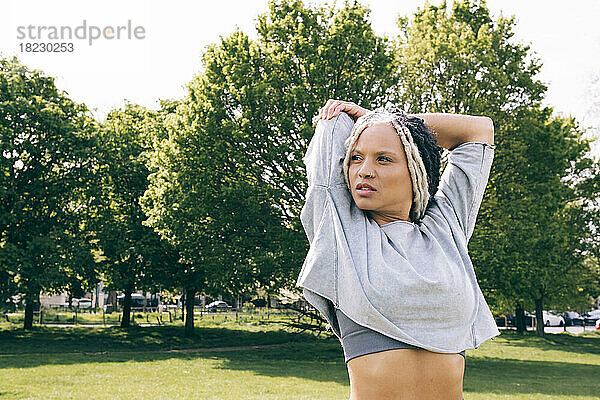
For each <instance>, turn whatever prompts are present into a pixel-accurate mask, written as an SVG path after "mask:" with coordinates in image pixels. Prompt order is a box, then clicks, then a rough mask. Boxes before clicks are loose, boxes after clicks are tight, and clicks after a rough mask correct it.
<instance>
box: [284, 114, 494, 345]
mask: <svg viewBox="0 0 600 400" xmlns="http://www.w3.org/2000/svg"><path fill="white" fill-rule="evenodd" d="M353 125H354V122H353V120H352V119H351V118H350V116H349V115H348V114H346V113H344V112H341V113H340V114H339V115H338V116H337V117H335V118H332V119H330V120H319V122H318V123H317V127H316V131H315V134H314V136H313V138H312V140H311V142H310V144H309V146H308V149H307V151H306V154H305V156H304V158H303V161H304V164H305V165H306V174H307V178H308V189H307V193H306V202H305V204H304V206H303V208H302V211H301V213H300V220H301V222H302V225H303V227H304V230H305V232H306V236H307V238H308V241H309V243H310V249H309V251H308V254H307V256H306V259H305V260H304V264H303V265H302V270H301V271H300V275H299V276H298V279H297V282H296V286H298V287H302V288H303V295H304V297H305V299H306V300H307V301H308V302H309V303H310V304H312V305H313V306H314V307H315V308H316V309H317V310H319V312H321V313H322V314H323V316H324V317H325V318H326V320H327V321H328V322H329V324H330V325H331V327H332V330H333V332H334V334H335V335H336V336H337V337H338V338H339V339H341V337H340V330H339V325H338V323H337V319H336V316H335V309H334V308H338V309H341V310H342V312H343V313H344V314H346V315H347V316H348V317H349V318H350V319H352V320H354V321H355V322H356V323H358V324H360V325H363V326H366V327H368V328H370V329H372V330H375V331H378V332H380V333H382V334H385V335H387V336H389V337H392V338H394V339H397V340H400V341H402V342H405V343H409V344H412V345H415V346H419V347H421V348H424V349H427V350H430V351H434V352H440V353H458V352H461V351H463V350H465V349H474V348H477V347H479V345H481V343H483V342H484V341H486V340H487V339H490V338H492V337H494V336H497V335H499V334H500V332H499V331H498V328H497V327H496V322H495V320H494V317H493V316H492V313H491V312H490V309H489V306H488V304H487V303H486V301H485V298H484V297H483V294H482V293H481V289H480V288H479V285H478V283H477V278H476V276H475V271H474V269H473V264H472V262H471V259H470V257H469V255H468V252H467V243H468V241H469V239H470V237H471V234H472V232H473V228H474V226H475V220H476V218H477V213H478V211H479V206H480V204H481V200H482V198H483V193H484V191H485V187H486V184H487V181H488V177H489V173H490V169H491V166H492V160H493V158H494V149H495V146H492V145H490V144H487V143H480V142H465V143H462V144H460V145H458V146H455V147H454V148H453V149H452V151H451V152H450V155H449V157H448V164H447V166H446V168H445V169H444V172H443V174H442V176H441V179H440V185H439V189H438V191H437V193H436V194H435V195H434V201H433V202H432V203H431V204H430V206H429V207H428V208H427V210H426V212H425V216H424V217H423V219H422V220H421V221H420V222H419V223H418V224H415V223H412V222H409V221H400V220H399V221H394V222H391V223H387V224H385V225H382V226H379V225H378V224H377V223H376V222H375V221H374V220H372V219H370V218H368V217H367V215H366V214H365V213H364V211H363V210H361V209H359V208H358V207H357V206H356V203H355V202H354V200H353V199H352V195H351V193H350V191H349V190H348V187H347V186H346V183H345V180H344V175H343V168H342V164H343V161H344V156H345V152H346V149H345V148H344V141H345V140H346V138H348V136H349V135H350V131H351V130H352V127H353Z"/></svg>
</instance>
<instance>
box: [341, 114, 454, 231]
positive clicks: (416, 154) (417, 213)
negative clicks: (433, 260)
mask: <svg viewBox="0 0 600 400" xmlns="http://www.w3.org/2000/svg"><path fill="white" fill-rule="evenodd" d="M376 123H388V124H390V125H391V126H392V127H393V128H394V129H395V130H396V133H397V134H398V136H399V138H400V141H401V143H402V145H403V148H404V152H405V154H406V160H407V163H408V170H409V173H410V177H411V180H412V185H413V201H412V205H411V208H410V212H409V218H410V220H411V221H412V222H414V223H416V222H419V221H420V220H421V219H422V218H423V216H424V215H425V210H426V209H427V207H429V205H430V204H431V203H432V202H433V195H434V194H435V193H436V192H437V189H438V186H439V181H440V159H441V154H442V151H443V149H442V147H440V146H439V145H438V144H437V142H436V140H435V137H434V136H433V133H432V132H431V131H430V130H429V129H428V128H427V127H426V126H425V122H424V121H423V119H421V118H418V117H409V116H407V115H406V114H405V113H404V112H403V111H402V110H400V109H399V108H398V107H396V106H392V107H390V108H384V107H379V108H376V109H375V110H373V111H369V112H367V113H366V114H365V115H363V116H361V117H359V118H358V119H357V120H356V123H355V124H354V127H353V128H352V132H351V133H350V136H349V137H348V138H347V139H346V141H345V143H344V145H345V147H346V157H345V159H344V165H343V168H344V178H345V180H346V186H347V187H348V190H350V177H349V172H348V169H349V164H350V153H351V152H352V150H353V149H354V146H355V144H356V141H357V140H358V138H359V137H360V135H361V133H362V132H363V131H364V130H365V129H366V128H368V127H369V126H372V125H374V124H376Z"/></svg>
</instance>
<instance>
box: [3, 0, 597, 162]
mask: <svg viewBox="0 0 600 400" xmlns="http://www.w3.org/2000/svg"><path fill="white" fill-rule="evenodd" d="M359 2H360V3H361V4H363V5H365V6H367V7H369V8H370V9H371V13H370V17H369V19H370V21H371V23H372V26H373V29H374V30H375V32H376V33H377V34H379V35H381V36H383V35H387V36H389V37H395V36H396V35H397V34H398V32H399V31H398V28H397V26H396V19H397V17H398V15H403V16H407V15H408V16H410V15H412V14H413V13H414V12H415V11H416V10H417V8H421V7H422V6H423V4H424V3H425V1H424V0H401V1H400V0H395V1H389V0H359ZM440 2H441V0H432V1H431V3H432V4H440ZM449 2H451V0H449ZM334 3H335V6H336V8H341V7H342V5H343V1H340V0H337V1H335V2H334V1H333V0H329V1H327V2H326V1H321V0H305V1H304V4H306V5H314V4H316V5H324V4H329V5H331V4H334ZM487 5H488V8H489V9H490V12H491V14H492V18H494V19H496V18H497V17H498V16H499V15H500V14H501V13H502V15H504V16H511V15H514V16H515V19H516V27H515V41H517V42H519V43H522V44H528V45H530V47H531V48H532V50H533V51H534V53H535V55H536V56H537V57H539V58H540V59H541V61H542V63H543V67H542V70H541V72H540V73H539V75H538V76H537V78H538V79H540V80H541V81H542V82H544V83H545V84H546V85H547V86H548V91H547V94H546V99H545V101H544V104H546V105H551V106H553V107H554V110H555V114H557V115H562V116H568V115H571V116H573V117H575V118H577V119H578V121H579V122H580V123H581V124H582V126H589V127H596V128H597V127H600V110H596V109H595V108H594V99H595V98H596V106H595V107H596V108H600V103H599V102H598V99H597V96H593V90H592V87H591V83H592V81H593V79H594V77H599V78H600V24H598V20H597V19H598V16H599V15H600V1H598V0H576V1H572V2H565V1H557V0H544V1H541V0H527V1H523V0H518V1H516V0H488V1H487ZM267 9H268V1H267V0H236V1H233V0H220V1H216V2H214V1H199V0H196V1H191V0H187V1H183V0H172V1H169V2H166V1H164V0H162V1H157V0H127V1H124V0H119V1H115V0H103V1H95V2H91V1H81V0H53V1H48V0H18V1H16V0H6V1H4V2H3V7H2V11H3V12H2V13H1V14H0V55H1V56H4V57H6V56H8V57H12V56H17V57H18V58H19V59H20V60H21V62H22V63H24V64H25V65H27V66H28V67H29V68H34V69H41V70H43V71H44V72H45V73H46V74H48V75H51V76H54V77H55V78H56V81H55V83H56V85H57V87H58V88H59V89H62V90H65V91H66V92H67V93H68V94H69V96H70V97H71V98H72V99H73V100H75V101H77V102H83V103H85V104H86V105H87V106H88V107H89V108H90V109H91V110H92V112H93V114H94V116H95V117H96V118H97V119H99V120H102V119H103V118H104V116H105V115H106V113H107V112H108V111H109V110H110V109H112V108H117V107H122V106H123V104H124V102H125V100H127V101H130V102H133V103H138V104H142V105H144V106H146V107H149V108H157V107H158V101H159V99H168V98H181V97H183V96H185V94H186V89H185V85H186V83H187V82H189V81H190V80H191V79H192V78H193V76H194V75H196V74H197V73H198V72H200V71H201V69H202V65H201V55H202V53H203V51H204V50H205V48H206V46H207V45H209V44H211V43H218V42H219V41H220V36H222V37H226V36H228V35H229V34H231V33H233V32H234V31H235V30H236V29H237V28H239V29H240V30H242V31H243V32H245V33H246V34H247V35H248V36H249V37H250V38H251V39H255V38H256V32H255V25H256V17H257V16H258V15H259V14H262V13H264V12H266V11H267ZM84 22H85V27H84ZM30 25H32V26H34V27H36V28H34V29H33V30H28V26H30ZM128 25H129V26H130V27H129V28H128ZM42 26H43V27H48V28H42V29H46V30H42V31H41V32H37V31H36V29H37V27H42ZM61 26H69V27H71V29H73V30H76V28H77V27H81V28H80V31H79V33H80V36H81V34H82V32H84V28H85V33H86V39H81V40H64V42H72V43H73V46H74V48H73V51H72V52H50V53H48V52H27V51H22V48H23V46H25V45H26V44H27V43H28V42H29V43H32V42H37V40H34V39H37V36H36V35H38V33H41V34H42V35H46V36H44V37H47V35H48V34H50V30H51V28H52V27H57V28H58V29H60V27H61ZM119 26H121V27H123V28H122V29H119V28H118V27H119ZM19 27H22V28H19ZM136 29H137V30H136ZM96 32H99V33H100V34H101V33H102V32H104V33H106V35H107V36H108V37H112V39H110V40H108V39H98V40H93V39H92V40H91V44H89V43H90V36H93V35H95V34H96ZM117 33H118V34H119V35H120V38H117V37H116V36H117ZM65 34H67V33H66V32H65ZM74 34H76V32H75V33H74ZM52 42H54V43H56V42H60V41H59V40H53V41H52ZM598 87H600V84H599V85H598V86H596V91H599V90H600V89H598ZM424 112H426V110H424ZM597 130H598V129H596V131H597ZM597 150H598V154H600V146H598V148H597Z"/></svg>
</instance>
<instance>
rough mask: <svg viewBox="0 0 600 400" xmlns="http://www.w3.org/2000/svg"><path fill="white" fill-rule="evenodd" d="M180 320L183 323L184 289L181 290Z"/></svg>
mask: <svg viewBox="0 0 600 400" xmlns="http://www.w3.org/2000/svg"><path fill="white" fill-rule="evenodd" d="M180 301H181V320H182V321H185V304H186V303H185V288H183V289H182V290H181V299H180Z"/></svg>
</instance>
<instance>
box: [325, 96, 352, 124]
mask: <svg viewBox="0 0 600 400" xmlns="http://www.w3.org/2000/svg"><path fill="white" fill-rule="evenodd" d="M351 108H352V103H351V102H348V101H342V100H335V99H329V100H327V103H326V104H325V106H323V108H322V109H321V110H320V111H319V119H321V118H322V119H330V118H333V117H335V116H337V115H338V114H339V113H340V112H342V111H343V110H345V109H347V110H350V109H351Z"/></svg>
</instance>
